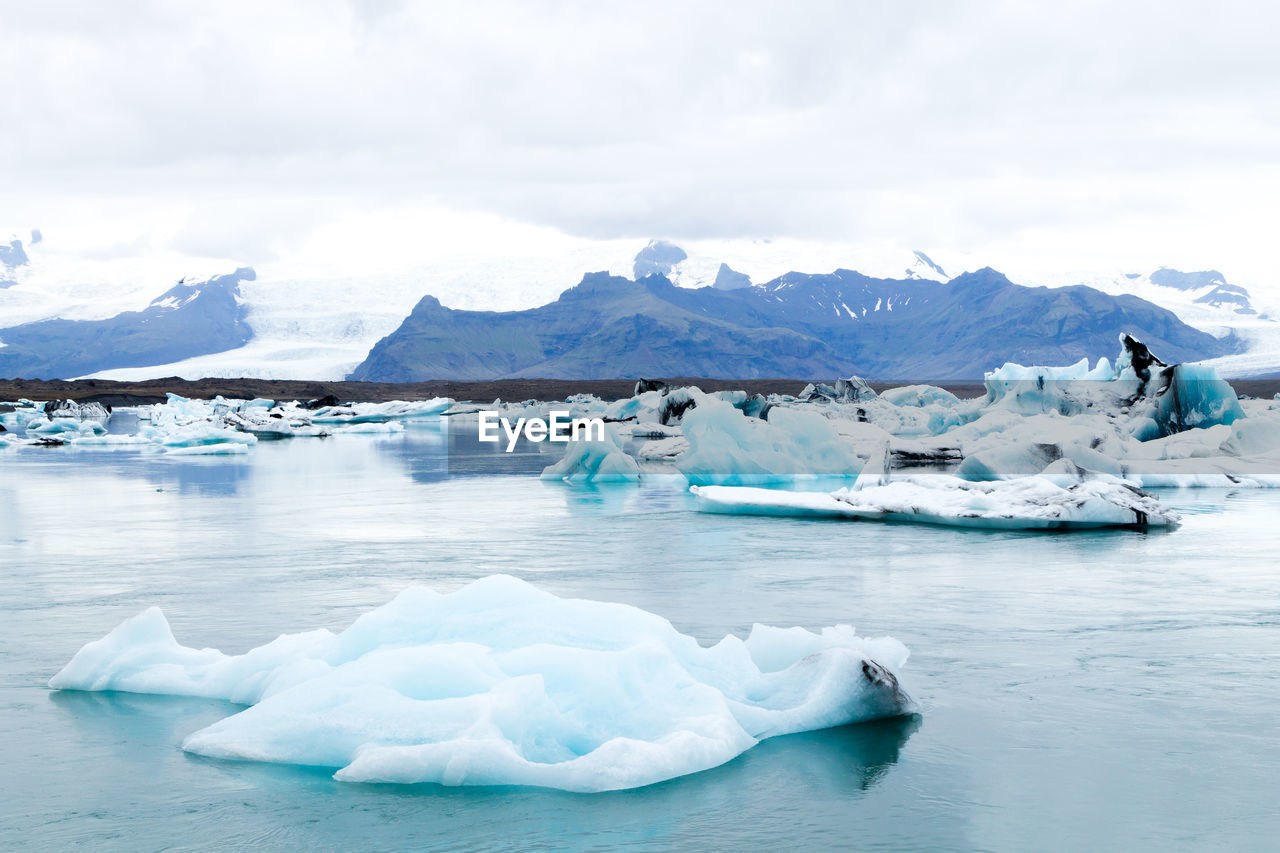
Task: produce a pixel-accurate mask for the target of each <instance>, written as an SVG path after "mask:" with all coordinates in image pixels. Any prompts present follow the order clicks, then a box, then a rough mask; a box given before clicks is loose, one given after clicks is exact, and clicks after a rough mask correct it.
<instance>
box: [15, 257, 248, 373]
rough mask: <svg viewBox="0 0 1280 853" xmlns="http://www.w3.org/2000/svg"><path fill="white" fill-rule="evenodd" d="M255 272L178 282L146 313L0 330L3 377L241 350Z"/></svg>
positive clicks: (43, 322) (42, 322)
mask: <svg viewBox="0 0 1280 853" xmlns="http://www.w3.org/2000/svg"><path fill="white" fill-rule="evenodd" d="M253 278H254V272H253V270H252V269H250V268H247V267H246V268H243V269H238V270H236V271H235V272H233V273H231V274H229V275H223V276H215V277H214V278H211V279H208V280H206V281H201V282H195V283H187V282H186V281H185V280H184V281H179V282H178V283H177V284H176V285H174V286H173V287H172V288H170V289H169V290H167V291H166V292H165V293H163V294H161V295H160V296H159V297H158V298H156V299H155V300H153V301H152V302H151V304H150V305H148V306H147V307H146V308H145V309H143V310H141V311H125V312H123V313H120V314H117V315H115V316H113V317H109V318H107V319H103V320H65V319H50V320H37V321H35V322H31V323H24V324H22V325H18V326H11V327H8V328H4V329H0V342H3V344H4V345H3V347H0V376H15V377H23V378H29V379H61V378H67V377H73V376H80V375H83V374H86V373H92V372H94V371H98V370H104V369H109V368H113V367H134V366H138V367H141V366H147V365H156V364H166V363H170V362H174V361H179V360H181V359H184V358H188V357H190V356H192V355H202V354H205V353H210V352H222V351H225V350H228V349H232V348H234V347H238V346H242V345H243V344H244V343H245V342H246V341H248V340H249V338H250V336H251V334H252V332H251V331H250V329H249V326H248V325H247V324H246V323H245V318H244V315H245V310H244V305H243V304H242V303H241V302H240V300H239V298H238V297H239V287H240V283H241V282H242V281H252V280H253Z"/></svg>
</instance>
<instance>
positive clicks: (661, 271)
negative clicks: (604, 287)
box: [633, 239, 689, 281]
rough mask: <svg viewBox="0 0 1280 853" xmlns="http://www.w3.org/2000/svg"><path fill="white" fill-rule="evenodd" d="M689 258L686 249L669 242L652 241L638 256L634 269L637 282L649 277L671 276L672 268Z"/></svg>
mask: <svg viewBox="0 0 1280 853" xmlns="http://www.w3.org/2000/svg"><path fill="white" fill-rule="evenodd" d="M688 257H689V255H688V253H686V252H685V250H684V249H681V248H680V247H679V246H677V245H676V244H675V243H672V242H671V241H669V240H658V239H654V240H650V241H649V245H647V246H645V247H644V248H643V249H641V250H640V251H639V252H638V253H637V254H636V261H635V266H634V267H633V272H634V273H635V278H636V281H639V280H640V279H642V278H644V277H645V276H647V275H662V276H669V275H670V274H671V268H672V267H674V266H675V265H676V264H678V263H680V262H681V261H683V260H685V259H686V258H688Z"/></svg>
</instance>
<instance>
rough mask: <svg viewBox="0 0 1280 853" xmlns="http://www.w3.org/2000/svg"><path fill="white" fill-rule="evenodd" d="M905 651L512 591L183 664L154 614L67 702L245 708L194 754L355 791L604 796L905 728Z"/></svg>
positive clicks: (103, 644) (518, 584) (70, 682)
mask: <svg viewBox="0 0 1280 853" xmlns="http://www.w3.org/2000/svg"><path fill="white" fill-rule="evenodd" d="M906 659H907V649H906V647H904V646H903V645H902V644H901V643H899V642H897V641H896V640H893V639H891V638H888V637H884V638H880V639H863V638H860V637H858V636H857V635H856V634H855V633H854V630H853V628H852V627H850V626H848V625H836V626H833V627H829V628H824V629H822V630H821V631H820V632H817V633H815V632H812V631H808V630H806V629H803V628H773V627H768V626H764V625H756V626H754V627H753V628H752V630H751V632H750V635H749V636H748V637H747V638H746V639H745V640H742V639H739V638H738V637H736V636H732V635H730V636H726V637H724V638H723V639H721V640H720V641H719V642H717V643H716V644H715V645H713V646H709V647H708V646H702V645H700V644H699V643H698V641H697V640H696V639H694V638H693V637H690V636H688V635H685V634H681V633H679V632H678V631H676V629H675V628H674V627H673V626H672V625H671V623H669V622H668V621H667V620H665V619H663V618H662V617H660V616H657V615H655V614H652V613H649V612H646V611H644V610H640V609H638V608H635V607H630V606H627V605H623V604H613V603H605V602H597V601H587V600H579V599H564V598H558V597H556V596H554V595H552V594H550V593H548V592H544V591H541V590H538V589H536V588H534V587H533V586H531V585H529V584H527V583H525V582H523V581H520V580H517V579H515V578H512V577H509V576H503V575H498V576H492V577H488V578H484V579H482V580H479V581H476V582H474V583H472V584H470V585H468V586H466V587H464V588H462V589H460V590H458V591H456V592H453V593H449V594H443V595H442V594H439V593H436V592H434V591H432V590H430V589H427V588H424V587H411V588H409V589H407V590H405V591H404V592H402V593H401V594H400V595H399V596H397V597H396V598H395V599H394V600H392V601H391V602H389V603H388V604H385V605H383V606H382V607H379V608H377V609H375V610H373V611H371V612H369V613H366V614H365V615H363V616H361V617H360V618H359V619H357V620H356V621H355V622H354V623H353V624H352V625H351V626H350V627H349V628H347V629H346V630H344V631H342V632H341V633H339V634H336V635H335V634H332V633H330V632H329V631H327V630H317V631H311V632H307V633H302V634H287V635H282V636H280V637H278V638H276V639H275V640H273V641H272V642H270V643H267V644H266V645H263V646H259V647H257V648H255V649H252V650H250V651H249V652H247V653H245V654H242V655H227V654H223V653H222V652H219V651H217V650H215V649H194V648H188V647H185V646H182V645H179V644H178V642H177V641H176V640H175V639H174V637H173V634H172V632H171V631H170V628H169V624H168V622H167V621H166V619H165V617H164V615H163V614H162V613H161V612H160V610H158V609H156V608H151V609H149V610H146V611H144V612H143V613H141V614H139V615H137V616H134V617H132V618H130V619H128V620H126V621H125V622H123V623H122V624H121V625H120V626H119V627H117V628H116V629H115V630H113V631H112V632H111V633H109V634H108V635H107V636H105V637H104V638H102V639H100V640H97V641H94V642H91V643H89V644H87V645H86V646H85V647H84V648H82V649H81V650H80V651H79V652H78V653H77V654H76V655H75V656H74V657H73V658H72V660H71V661H70V662H69V663H68V664H67V665H66V666H65V667H64V668H63V669H62V671H61V672H59V673H58V674H57V675H55V676H54V677H53V679H52V680H51V681H50V686H51V687H53V688H55V689H62V690H121V691H129V692H134V693H165V694H178V695H187V696H204V697H216V698H220V699H226V700H229V701H232V702H237V703H243V704H248V705H251V706H252V707H250V708H248V709H246V710H244V711H241V712H240V713H237V714H235V715H233V716H230V717H227V718H225V719H223V720H221V721H219V722H216V723H214V724H213V725H211V726H209V727H207V728H205V729H202V730H200V731H197V732H195V733H193V734H191V735H190V736H189V737H187V738H186V740H185V741H184V742H183V748H184V749H186V750H187V751H189V752H194V753H199V754H201V755H206V756H211V757H215V758H225V759H243V760H252V761H270V762H280V763H289V764H300V765H311V766H321V767H334V768H340V769H339V770H338V771H337V773H336V774H335V778H337V779H340V780H343V781H351V782H400V783H415V782H436V783H440V784H444V785H535V786H543V787H550V788H561V789H564V790H569V791H582V792H594V791H607V790H615V789H622V788H634V787H638V786H642V785H649V784H653V783H655V782H660V781H663V780H666V779H671V778H674V777H677V776H681V775H685V774H688V773H695V772H697V771H700V770H706V769H708V768H711V767H715V766H717V765H720V764H723V763H724V762H726V761H729V760H730V759H732V758H734V757H735V756H737V755H739V754H741V753H742V752H743V751H745V750H747V749H749V748H751V747H752V746H753V745H755V744H756V743H757V742H758V741H760V740H761V739H763V738H767V737H773V736H775V735H782V734H787V733H791V732H798V731H806V730H811V729H818V728H826V727H830V726H840V725H845V724H849V723H856V722H861V721H866V720H873V719H878V718H884V717H891V716H897V715H901V714H904V713H910V712H912V711H913V710H914V705H913V703H912V701H911V699H910V698H909V697H908V696H907V694H906V693H904V692H903V690H902V689H901V687H900V686H899V684H898V678H897V673H898V671H899V670H900V669H901V668H902V666H903V664H904V663H905V662H906Z"/></svg>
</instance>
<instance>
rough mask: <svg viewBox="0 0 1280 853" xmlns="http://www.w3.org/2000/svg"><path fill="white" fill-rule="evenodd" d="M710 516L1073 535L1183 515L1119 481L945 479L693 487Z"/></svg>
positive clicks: (1158, 523)
mask: <svg viewBox="0 0 1280 853" xmlns="http://www.w3.org/2000/svg"><path fill="white" fill-rule="evenodd" d="M692 490H693V493H694V494H695V495H697V497H698V508H699V509H700V510H702V511H704V512H719V513H730V514H743V515H780V516H801V517H815V518H843V519H850V520H854V521H913V522H919V523H922V524H943V525H950V526H954V527H987V528H996V529H1027V530H1070V529H1084V528H1091V527H1134V528H1146V527H1167V526H1173V525H1176V524H1177V523H1178V520H1179V517H1178V514H1177V513H1175V512H1173V511H1172V510H1170V509H1168V508H1167V507H1165V506H1164V505H1163V504H1161V503H1160V502H1159V501H1157V500H1156V499H1155V498H1154V497H1152V496H1151V495H1148V494H1146V493H1145V492H1143V491H1141V490H1140V489H1138V488H1136V487H1134V486H1132V485H1130V484H1128V483H1124V482H1121V481H1116V480H1111V479H1106V480H1086V481H1085V482H1080V483H1074V484H1072V485H1069V486H1067V487H1065V488H1064V487H1062V486H1059V485H1057V484H1056V483H1054V482H1053V481H1052V480H1051V479H1050V478H1048V477H1039V476H1036V477H1023V478H1021V479H1018V480H1001V481H997V482H991V483H971V482H968V481H966V480H961V479H959V478H956V477H948V476H943V475H933V476H923V477H917V478H913V479H910V480H895V481H893V482H890V483H888V484H887V485H876V486H868V487H865V488H858V489H841V490H839V491H837V492H832V493H830V494H826V493H822V492H788V491H780V490H775V489H753V488H744V487H730V486H701V487H699V486H694V487H692Z"/></svg>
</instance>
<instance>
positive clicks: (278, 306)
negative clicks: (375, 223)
mask: <svg viewBox="0 0 1280 853" xmlns="http://www.w3.org/2000/svg"><path fill="white" fill-rule="evenodd" d="M536 237H537V239H519V240H514V241H512V242H513V244H512V245H507V246H503V245H498V246H494V247H491V248H490V249H489V250H487V251H485V252H483V253H481V252H477V251H475V249H474V248H473V247H470V246H466V245H462V246H459V247H458V248H459V250H458V251H456V252H450V251H449V250H448V248H447V247H446V248H443V249H442V248H439V247H437V248H435V249H433V250H431V251H432V252H433V253H434V254H435V257H432V258H430V259H428V260H426V261H424V262H422V263H418V264H416V265H414V266H412V267H410V268H409V269H408V270H407V271H394V270H388V269H386V266H387V265H386V264H384V263H379V259H378V258H374V257H371V258H369V262H368V266H369V267H371V268H372V271H370V272H368V273H365V274H355V275H342V274H340V273H336V272H335V269H334V268H332V267H329V266H327V265H325V264H321V263H314V262H307V263H300V262H298V261H296V260H286V261H281V262H277V263H272V264H266V265H262V266H260V267H258V272H259V275H258V278H257V280H256V281H252V282H244V283H243V284H242V285H241V298H242V300H243V301H244V303H245V305H246V308H247V321H248V323H249V325H250V327H251V328H252V329H253V333H254V337H253V340H251V341H250V342H249V343H248V344H247V345H245V346H244V347H240V348H238V349H235V350H229V351H227V352H224V353H216V354H213V355H206V356H200V357H198V358H193V359H188V360H186V361H182V362H177V363H174V364H168V365H157V366H154V367H134V368H123V369H116V370H109V371H103V372H100V373H96V374H93V375H94V376H95V377H98V378H106V379H119V380H136V379H145V378H152V377H156V376H168V375H173V376H181V377H183V378H189V379H196V378H201V377H205V376H253V377H261V378H272V379H340V378H342V377H343V376H345V375H346V374H347V373H349V372H350V371H351V370H352V369H353V368H354V367H355V366H356V365H357V364H359V363H360V362H361V361H363V360H364V358H365V356H366V355H367V354H368V352H369V350H370V349H371V348H372V346H373V345H374V344H375V343H376V342H377V341H379V340H380V339H381V338H383V337H385V336H386V335H388V334H390V333H391V332H392V331H394V330H395V328H396V327H397V326H398V325H399V324H400V323H401V321H402V320H403V319H404V318H405V317H406V316H407V315H408V314H409V312H410V311H411V310H412V309H413V306H414V305H415V304H417V302H418V300H419V299H421V298H422V297H423V296H424V295H426V294H430V295H433V296H436V297H437V298H439V299H440V301H441V302H442V303H444V304H445V305H447V306H449V307H451V308H460V309H470V310H491V311H509V310H521V309H525V308H532V307H536V306H538V305H543V304H546V303H548V302H552V301H554V300H555V299H556V297H558V296H559V295H560V293H561V292H563V291H564V290H566V289H568V288H570V287H572V286H573V284H574V283H576V282H577V281H578V280H580V279H581V277H582V274H583V273H584V272H588V271H600V270H604V271H609V272H611V273H614V274H617V275H626V276H630V275H631V274H632V266H633V264H634V260H635V255H636V252H637V250H638V249H640V248H641V247H642V246H643V242H642V241H638V240H610V241H592V240H582V239H579V238H573V237H568V236H565V235H555V234H550V235H549V234H545V233H541V234H538V235H536ZM681 248H683V249H685V250H686V252H687V253H688V258H687V259H686V260H685V261H683V262H681V263H679V264H677V265H676V267H675V268H674V270H673V279H674V280H675V281H676V282H677V283H678V284H680V285H682V286H685V287H703V286H710V285H712V284H713V283H714V281H715V278H716V274H717V272H718V271H719V266H720V264H721V263H722V262H725V261H726V260H727V261H728V263H729V264H730V265H731V266H732V267H733V268H734V269H735V270H737V271H740V272H743V273H745V274H747V275H749V276H750V277H751V279H752V281H755V282H764V281H767V280H769V279H771V278H775V277H776V276H777V275H780V274H781V273H785V272H787V271H788V270H791V269H793V268H797V267H798V268H805V269H809V268H818V269H822V268H824V267H823V265H826V267H829V268H831V269H835V268H836V267H838V266H856V267H859V268H865V269H868V270H871V271H872V272H873V273H875V274H879V275H883V276H886V277H887V276H893V277H904V276H907V275H910V272H909V271H910V270H912V269H914V270H916V271H917V272H916V275H917V276H918V277H921V278H934V279H935V280H941V279H942V277H941V276H940V275H939V274H938V273H937V272H936V271H935V270H932V269H931V267H930V266H929V265H928V264H927V263H926V262H925V261H923V260H921V259H920V258H918V257H917V256H916V254H915V253H913V252H911V251H910V250H906V249H901V248H897V247H893V246H884V245H882V246H870V247H859V246H853V245H851V244H846V243H819V242H813V241H801V240H778V241H746V240H737V241H732V240H717V241H686V242H682V244H681ZM815 264H816V265H817V266H816V267H815V266H814V265H815ZM233 266H234V263H233V262H232V261H230V260H228V261H221V262H220V261H210V260H207V259H200V260H199V261H198V262H195V263H193V261H192V259H190V258H187V257H185V256H179V255H174V254H166V253H161V254H148V255H147V256H146V257H142V258H136V259H134V258H131V259H114V260H111V261H94V260H92V259H81V258H75V257H68V256H59V255H56V254H54V253H50V252H42V253H40V254H39V255H37V256H35V257H33V260H32V263H31V264H30V269H29V270H27V271H26V272H25V274H24V278H23V280H22V281H20V282H19V285H18V286H17V287H15V288H13V289H12V292H2V293H0V325H13V324H17V323H21V322H27V321H30V320H34V319H43V318H45V317H49V316H59V317H71V318H76V319H101V318H105V317H110V316H113V315H114V314H117V313H119V312H121V311H126V310H136V309H138V308H141V307H144V306H145V305H146V304H147V303H148V302H149V301H150V299H152V298H154V297H155V296H156V295H157V294H158V293H159V292H162V291H163V290H164V289H165V287H166V286H167V285H169V284H171V283H172V281H174V280H175V279H177V278H178V277H180V276H181V275H203V274H205V271H206V270H208V271H209V272H208V274H210V275H211V274H213V273H215V272H219V271H226V270H227V269H230V268H232V267H233ZM347 268H350V265H348V266H347ZM11 318H12V319H11Z"/></svg>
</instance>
